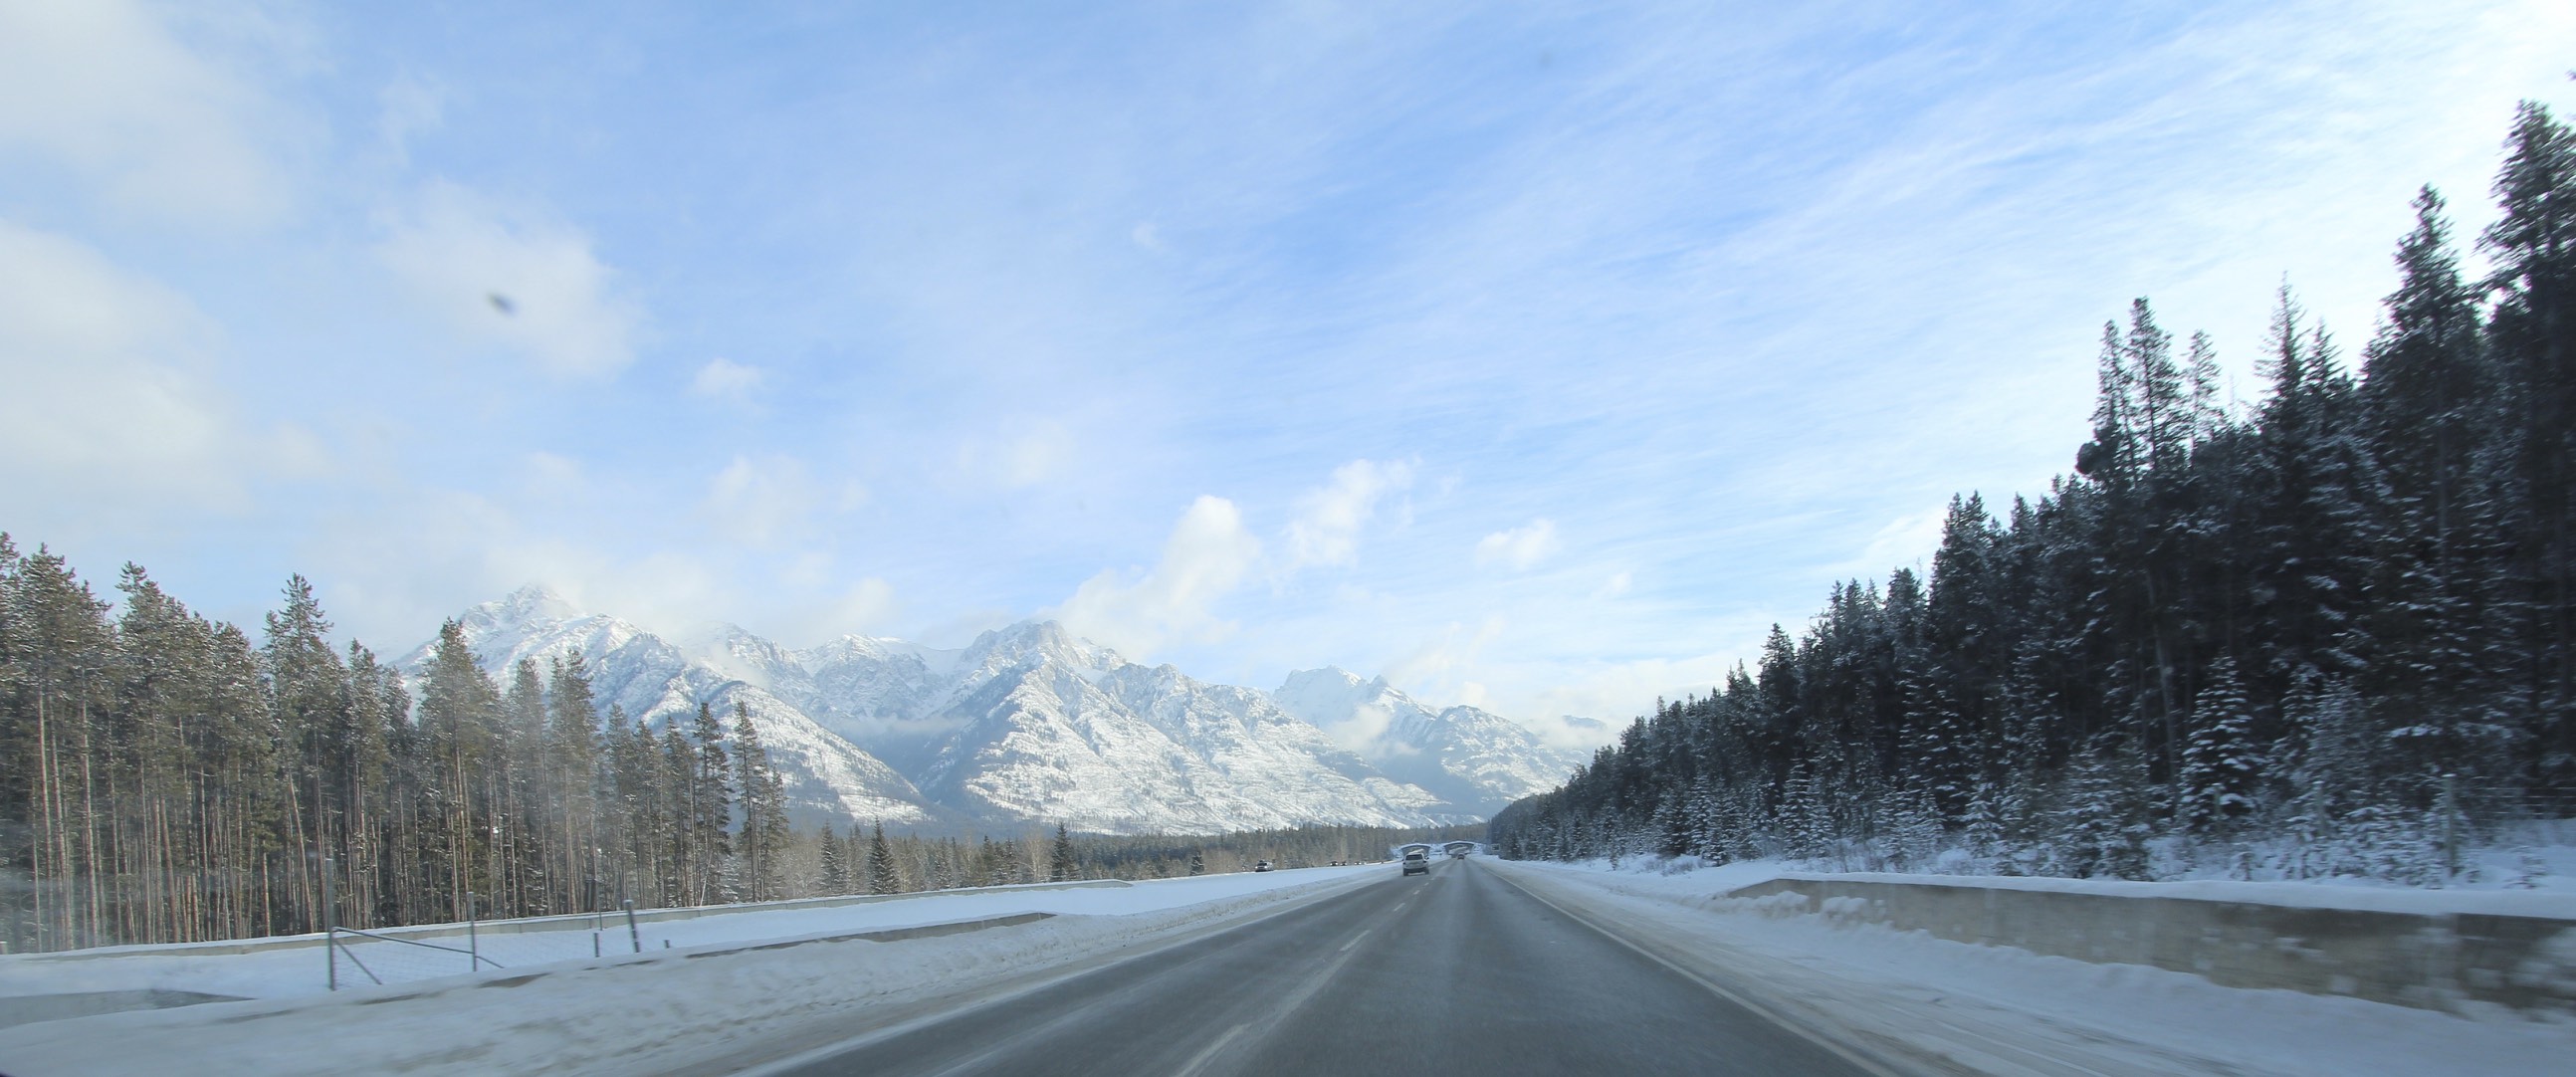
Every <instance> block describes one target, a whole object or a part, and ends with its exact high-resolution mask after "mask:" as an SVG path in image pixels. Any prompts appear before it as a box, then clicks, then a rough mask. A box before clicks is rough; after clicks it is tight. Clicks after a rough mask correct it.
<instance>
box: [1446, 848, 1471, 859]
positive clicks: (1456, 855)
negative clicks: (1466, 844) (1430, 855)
mask: <svg viewBox="0 0 2576 1077" xmlns="http://www.w3.org/2000/svg"><path fill="white" fill-rule="evenodd" d="M1449 859H1451V860H1465V859H1467V850H1465V849H1451V850H1449Z"/></svg>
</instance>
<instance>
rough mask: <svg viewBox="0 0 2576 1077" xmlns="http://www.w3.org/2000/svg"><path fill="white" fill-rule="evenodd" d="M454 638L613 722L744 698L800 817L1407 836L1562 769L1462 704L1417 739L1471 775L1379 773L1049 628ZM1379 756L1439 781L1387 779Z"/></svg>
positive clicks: (1169, 675) (1262, 701)
mask: <svg viewBox="0 0 2576 1077" xmlns="http://www.w3.org/2000/svg"><path fill="white" fill-rule="evenodd" d="M459 625H460V627H461V628H462V629H463V631H464V633H465V637H466V640H467V643H468V644H469V646H471V647H472V648H473V650H474V653H475V657H476V659H477V660H478V661H480V662H481V663H482V664H483V666H484V668H485V669H486V670H488V671H490V672H492V674H493V675H494V676H495V677H496V678H500V679H504V680H506V678H507V676H508V671H509V669H510V668H511V666H513V665H514V664H516V663H517V662H518V661H519V660H520V659H522V658H535V659H536V660H537V661H538V662H539V663H540V665H542V664H543V663H544V662H545V661H546V660H547V659H549V658H553V657H559V656H564V655H569V654H573V653H579V654H581V655H582V656H583V660H584V661H585V662H586V663H588V664H589V666H590V669H591V674H592V681H593V685H594V687H595V689H596V691H597V693H598V696H599V698H600V701H601V704H602V706H603V707H605V706H606V705H607V704H609V703H616V704H618V705H621V706H623V707H625V708H626V711H627V713H629V714H633V715H640V716H643V717H644V718H645V720H646V721H647V722H649V723H652V724H655V725H659V724H661V723H665V722H668V721H670V720H673V719H685V718H687V717H688V716H689V715H691V714H693V713H694V712H695V711H696V709H697V704H698V702H699V701H700V700H705V701H707V702H709V703H710V704H711V705H712V706H714V707H716V708H717V709H718V710H720V711H724V712H730V711H731V710H732V708H733V705H734V703H735V701H736V700H740V701H742V702H743V703H744V704H745V705H746V706H747V707H748V708H749V710H750V713H751V716H752V720H753V722H755V723H756V724H757V725H758V726H759V727H760V731H761V735H762V737H763V738H764V739H765V740H766V741H767V743H768V744H769V746H770V751H771V754H772V756H773V757H774V758H775V759H776V761H777V763H778V765H779V767H780V769H781V770H782V771H784V772H785V773H786V774H787V775H788V777H789V782H790V786H791V796H792V798H793V799H794V801H795V803H796V807H797V808H798V810H799V814H800V815H804V816H807V817H809V818H810V817H813V816H816V815H823V816H829V817H832V818H836V819H846V818H857V819H880V818H881V819H883V820H885V821H886V822H889V823H918V822H924V821H930V820H956V819H963V820H979V821H987V822H1002V821H1018V820H1034V821H1042V822H1055V821H1062V822H1064V823H1066V824H1068V825H1071V826H1073V827H1076V828H1078V829H1083V830H1093V831H1110V832H1127V833H1137V832H1153V831H1161V832H1169V833H1188V832H1209V831H1219V830H1237V829H1247V828H1255V827H1276V826H1291V825H1296V824H1299V823H1348V824H1355V825H1371V826H1419V825H1426V824H1437V823H1450V822H1466V821H1470V820H1472V819H1475V818H1481V817H1482V816H1484V815H1486V814H1489V813H1490V812H1491V811H1492V810H1494V808H1497V807H1499V806H1500V805H1501V804H1504V803H1508V802H1509V801H1510V800H1511V799H1512V798H1513V797H1515V796H1519V795H1522V792H1525V791H1526V790H1524V789H1522V787H1521V786H1515V785H1509V782H1510V781H1512V780H1516V779H1517V778H1518V777H1519V776H1520V774H1521V772H1522V771H1528V770H1530V769H1531V767H1532V766H1535V767H1536V771H1534V773H1536V772H1545V771H1547V770H1548V769H1549V766H1551V765H1552V764H1545V763H1542V764H1530V763H1528V762H1527V760H1525V759H1523V758H1521V757H1520V756H1514V755H1511V754H1510V753H1511V751H1512V750H1513V746H1514V744H1515V743H1516V742H1512V741H1511V740H1510V739H1509V737H1508V736H1507V735H1506V734H1505V732H1504V731H1509V732H1518V731H1519V727H1517V726H1513V725H1511V724H1510V723H1508V722H1504V721H1503V720H1502V719H1500V718H1497V717H1494V716H1493V715H1490V714H1486V713H1485V712H1483V711H1475V710H1473V709H1472V708H1453V709H1452V712H1444V713H1443V714H1442V715H1437V716H1430V717H1431V721H1432V724H1433V726H1435V727H1437V729H1439V730H1452V731H1451V732H1447V733H1441V734H1436V735H1435V734H1425V735H1424V736H1426V737H1428V738H1429V739H1426V740H1424V741H1423V743H1424V744H1426V745H1428V744H1440V745H1446V746H1448V747H1444V748H1442V749H1441V751H1442V752H1444V753H1446V754H1444V755H1442V756H1441V758H1443V759H1448V758H1451V757H1453V756H1454V757H1455V759H1456V760H1457V761H1458V762H1457V763H1456V764H1455V765H1456V766H1458V767H1463V768H1465V769H1464V770H1462V771H1460V772H1459V773H1460V774H1466V775H1470V776H1476V775H1482V776H1483V777H1481V778H1477V777H1470V778H1466V779H1462V778H1460V777H1459V776H1458V775H1457V774H1452V773H1451V771H1450V770H1449V769H1444V767H1432V768H1428V769H1425V768H1422V767H1418V766H1412V765H1411V764H1412V763H1413V760H1411V759H1410V758H1407V757H1405V756H1404V754H1403V753H1401V752H1389V753H1380V754H1381V755H1382V756H1383V758H1382V759H1377V760H1373V759H1372V758H1370V757H1368V755H1367V754H1366V753H1362V752H1355V751H1353V750H1351V749H1350V748H1347V747H1344V746H1343V745H1341V744H1339V743H1336V742H1335V740H1334V738H1333V737H1331V736H1328V735H1327V734H1326V733H1325V732H1324V730H1322V729H1319V728H1317V726H1316V724H1315V723H1313V722H1311V721H1309V720H1307V719H1306V718H1303V717H1300V716H1299V715H1298V714H1297V713H1296V712H1294V711H1293V710H1292V709H1290V708H1283V707H1282V706H1281V703H1280V701H1279V700H1275V699H1273V697H1272V695H1271V694H1270V693H1265V692H1261V691H1257V690H1254V689H1248V688H1239V687H1234V686H1230V685H1219V684H1209V683H1206V682H1202V681H1198V680H1195V679H1192V678H1190V677H1188V676H1186V675H1184V674H1182V673H1181V672H1180V671H1179V670H1177V669H1175V668H1173V667H1171V666H1168V665H1164V666H1145V665H1140V664H1137V663H1133V662H1129V661H1127V660H1126V659H1125V658H1123V657H1120V656H1119V655H1118V654H1117V653H1116V652H1114V651H1111V650H1109V649H1108V648H1105V647H1101V646H1098V645H1096V644H1092V643H1089V642H1086V641H1083V640H1080V639H1077V638H1075V637H1073V636H1071V635H1070V634H1068V633H1066V632H1065V630H1064V629H1063V628H1062V627H1060V626H1058V625H1056V624H1055V623H1053V622H1031V623H1022V624H1017V625H1012V626H1010V627H1008V628H1004V629H1000V630H997V631H993V632H987V633H985V634H984V635H983V636H981V637H979V638H978V639H976V640H975V642H974V643H973V644H971V645H969V646H967V647H965V648H962V649H958V650H937V649H932V648H926V647H921V646H918V645H915V644H911V643H907V642H904V641H902V640H894V639H881V638H871V637H864V636H845V637H842V638H840V639H837V640H833V641H831V642H828V643H825V644H822V645H820V646H817V647H812V648H808V649H805V650H789V649H787V648H783V647H780V646H778V645H777V644H775V643H772V642H770V641H768V640H765V639H762V638H760V637H758V636H755V635H753V634H751V633H750V632H747V631H745V630H743V629H741V628H738V627H734V626H731V625H726V626H720V627H718V628H717V629H715V630H713V631H711V632H707V633H703V634H700V635H697V636H693V637H689V638H686V639H680V640H674V639H670V638H665V637H663V636H660V635H656V634H654V633H652V632H649V631H646V630H644V629H643V628H641V627H639V626H637V625H635V624H632V623H630V622H627V621H623V620H620V619H618V618H615V617H611V616H606V615H602V614H593V613H588V612H585V611H582V610H579V609H576V608H574V607H573V606H572V605H571V604H570V603H568V602H567V601H565V600H564V599H563V598H562V596H560V595H557V594H555V593H554V592H552V591H549V590H546V589H544V588H542V587H529V588H523V589H521V590H520V591H517V592H515V593H513V594H511V595H510V596H508V597H506V598H503V599H501V600H499V601H497V602H489V603H485V604H483V605H480V606H476V607H474V608H473V609H470V610H467V611H466V612H465V614H464V615H463V616H462V617H461V618H459ZM430 651H431V648H430V645H428V644H424V645H422V646H421V647H420V648H418V649H416V650H414V651H413V652H412V653H411V654H409V655H407V656H405V657H404V658H403V660H402V665H403V668H404V669H405V671H406V672H407V673H410V674H413V675H415V677H416V676H417V674H418V673H419V672H420V671H421V670H423V669H425V668H426V665H427V663H428V661H429V658H430ZM1334 672H1336V673H1338V672H1339V671H1334ZM1299 676H1301V677H1302V676H1304V675H1303V674H1301V675H1299ZM1341 676H1343V677H1344V678H1349V675H1348V674H1342V675H1341ZM1349 679H1351V680H1352V681H1353V682H1354V683H1355V682H1356V678H1349ZM1292 683H1294V679H1293V678H1292ZM1379 684H1380V687H1381V688H1383V682H1379ZM1390 691H1391V690H1390ZM1396 698H1399V699H1400V698H1401V695H1400V693H1399V694H1397V695H1396ZM1405 702H1406V703H1407V704H1409V705H1413V706H1415V707H1416V709H1419V705H1414V704H1411V701H1410V700H1406V701H1405ZM1462 711H1463V712H1468V713H1467V714H1466V716H1464V717H1460V718H1457V719H1452V717H1451V715H1452V714H1453V713H1457V712H1462ZM1424 713H1425V714H1426V715H1428V712H1427V711H1426V712H1424ZM1470 719H1481V720H1485V721H1490V722H1492V723H1497V724H1499V726H1500V727H1501V728H1500V730H1488V729H1484V728H1483V727H1482V726H1481V725H1478V724H1477V723H1476V722H1475V721H1472V720H1470ZM1519 735H1520V737H1521V739H1522V741H1525V742H1527V743H1528V744H1529V745H1530V746H1531V747H1533V748H1534V747H1535V746H1536V741H1535V738H1531V737H1529V735H1528V734H1527V733H1525V732H1522V733H1520V734H1519ZM1444 737H1445V739H1443V738H1444ZM1390 743H1392V742H1390ZM1407 743H1410V742H1407ZM1389 762H1392V763H1394V764H1396V765H1397V766H1399V767H1401V768H1404V769H1406V772H1407V773H1416V772H1418V773H1420V774H1421V775H1423V776H1424V777H1426V778H1428V779H1431V780H1432V781H1434V782H1439V783H1446V784H1445V785H1442V786H1441V787H1439V788H1434V787H1432V786H1426V785H1423V784H1420V783H1418V782H1415V781H1413V780H1411V779H1409V778H1404V777H1397V776H1392V775H1391V774H1390V773H1389V771H1388V770H1387V769H1386V766H1387V764H1388V763H1389ZM1515 768H1518V769H1515ZM1493 774H1502V775H1505V777H1502V778H1496V777H1493V776H1492V775H1493ZM1562 777H1563V773H1562V771H1561V770H1559V771H1556V772H1555V773H1553V774H1551V775H1549V777H1548V779H1547V782H1546V784H1551V785H1552V784H1553V783H1554V781H1555V780H1557V779H1561V778H1562ZM1480 780H1481V781H1483V782H1485V785H1477V784H1475V783H1476V782H1477V781H1480ZM1462 782H1463V783H1464V784H1462ZM1496 783H1501V784H1496ZM1487 786H1493V788H1495V789H1502V788H1505V787H1506V786H1508V788H1510V789H1512V790H1516V791H1512V792H1510V793H1509V794H1508V795H1504V794H1501V793H1494V792H1489V791H1488V790H1487V788H1486V787H1487ZM1531 787H1532V788H1537V787H1543V786H1531Z"/></svg>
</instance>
